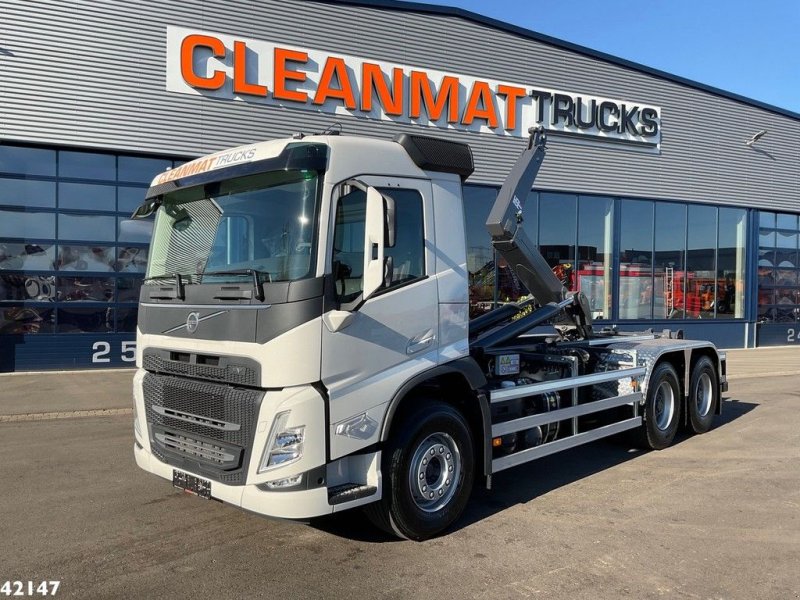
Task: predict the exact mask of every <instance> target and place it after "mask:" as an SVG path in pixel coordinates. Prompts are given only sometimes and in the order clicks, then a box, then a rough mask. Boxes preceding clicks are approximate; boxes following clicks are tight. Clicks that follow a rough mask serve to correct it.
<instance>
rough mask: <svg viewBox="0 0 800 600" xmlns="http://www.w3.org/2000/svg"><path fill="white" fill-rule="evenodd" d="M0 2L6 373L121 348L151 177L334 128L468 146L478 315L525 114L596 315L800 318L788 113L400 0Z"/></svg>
mask: <svg viewBox="0 0 800 600" xmlns="http://www.w3.org/2000/svg"><path fill="white" fill-rule="evenodd" d="M0 12H2V17H1V18H0V74H1V75H2V80H3V87H2V88H0V371H14V370H36V369H55V368H87V367H109V366H125V365H126V364H128V363H131V362H132V361H133V359H134V352H135V345H134V344H135V323H136V313H137V307H136V303H137V298H138V289H139V287H140V286H141V284H142V280H143V278H144V272H145V268H146V264H147V253H148V235H149V232H148V224H147V223H144V224H143V223H141V222H132V221H130V220H129V216H130V213H131V211H132V210H133V209H135V208H136V206H137V205H138V204H139V203H140V202H141V200H142V198H143V194H144V191H145V189H146V188H147V186H148V183H149V182H150V180H151V179H152V177H153V176H154V175H156V174H157V173H159V172H161V171H163V170H165V169H167V168H176V167H179V166H180V165H181V164H183V163H184V162H186V161H187V160H189V159H191V158H194V157H197V156H200V155H203V154H206V153H209V152H212V151H218V150H221V149H223V148H227V147H232V146H237V145H240V144H245V143H249V142H253V141H259V140H265V139H272V138H277V137H285V136H290V135H292V134H294V133H296V132H305V133H313V132H321V131H324V130H328V129H330V128H333V129H341V130H342V132H343V133H344V134H348V135H369V136H377V137H382V138H392V137H394V136H395V135H397V134H398V133H401V132H408V131H414V132H417V133H426V134H430V135H435V136H438V137H441V138H444V139H451V140H455V141H462V142H468V143H469V144H470V145H471V147H472V150H473V153H474V155H475V162H476V171H475V173H474V174H473V175H472V176H471V177H470V178H469V179H468V181H467V184H466V186H465V199H464V201H465V203H466V207H467V210H466V213H467V223H466V226H467V232H468V265H467V266H468V270H469V277H470V298H471V303H472V307H471V311H472V314H473V315H475V314H479V313H481V312H483V311H485V310H488V309H490V308H491V307H492V306H496V305H497V304H498V303H502V302H507V301H512V300H515V299H518V298H519V297H521V296H523V295H524V294H525V293H526V291H525V290H524V289H522V288H521V287H520V285H519V282H518V281H517V279H516V277H515V276H514V274H513V273H512V272H511V270H510V269H509V268H508V266H507V265H505V264H504V263H503V261H502V260H497V259H496V257H495V256H494V254H493V251H492V249H491V245H490V244H489V239H488V235H487V234H486V232H485V228H484V226H483V224H484V222H485V219H486V216H487V215H488V211H489V208H490V207H491V204H492V201H493V199H494V197H495V195H496V193H497V190H498V187H499V185H500V183H501V182H502V180H503V178H504V176H505V174H506V173H507V172H508V170H509V168H510V166H511V165H512V164H513V161H514V159H515V158H516V156H517V155H518V154H519V152H520V151H521V150H522V148H523V147H524V144H525V138H526V135H527V133H526V132H527V129H528V127H530V126H544V127H545V128H546V129H548V131H549V134H550V135H549V137H550V141H549V145H548V155H547V158H546V160H545V163H544V166H543V167H542V170H541V173H540V176H539V178H538V179H537V182H536V185H535V189H534V190H533V191H532V192H531V195H530V196H529V198H528V205H527V207H526V211H525V212H526V221H525V224H524V226H525V227H526V229H527V232H528V234H529V235H530V237H532V238H533V239H534V240H535V241H536V242H537V243H538V244H539V246H540V248H541V250H542V253H543V254H544V256H545V258H546V259H547V260H548V262H549V263H550V265H551V266H552V267H553V269H554V271H555V272H556V273H557V274H558V276H559V277H560V278H561V279H562V281H563V282H564V283H565V285H567V286H568V287H569V288H570V289H580V290H581V291H583V292H585V293H586V294H587V296H589V298H590V302H591V306H592V311H593V314H594V317H595V320H596V322H597V326H601V327H602V326H612V325H614V326H617V327H620V328H622V329H645V328H654V329H657V330H660V329H663V328H667V327H669V328H672V329H683V330H684V331H685V333H686V335H687V336H690V337H701V338H707V339H711V340H712V341H714V342H715V343H716V344H717V345H718V346H720V347H727V348H733V347H753V346H756V345H775V344H793V343H795V342H796V341H797V340H798V338H799V337H800V322H798V320H800V259H799V257H798V251H800V248H799V247H798V239H799V238H800V223H798V214H800V185H799V184H800V150H798V148H800V115H798V114H794V113H791V112H790V111H787V110H783V109H780V108H777V107H773V106H768V105H765V104H763V103H760V102H757V101H754V100H750V99H747V98H742V97H739V96H736V95H734V94H731V93H727V92H724V91H722V90H717V89H713V88H710V87H707V86H704V85H701V84H698V83H695V82H690V81H686V80H683V79H681V78H679V77H676V76H672V75H669V74H667V73H662V72H659V71H655V70H653V69H649V68H646V67H643V66H641V65H636V64H633V63H630V62H628V61H624V60H621V59H618V58H615V57H611V56H607V55H604V54H601V53H598V52H594V51H592V50H589V49H586V48H582V47H579V46H575V45H573V44H570V43H567V42H564V41H560V40H555V39H552V38H549V37H547V36H543V35H540V34H536V33H534V32H530V31H527V30H522V29H520V28H517V27H515V26H513V25H509V24H505V23H499V22H496V21H494V20H491V19H487V18H483V17H480V16H478V15H474V14H472V13H467V12H465V11H461V10H459V9H452V8H445V7H437V6H430V5H422V4H416V3H408V2H399V1H398V2H395V1H390V0H386V1H381V2H358V1H327V2H326V1H316V0H314V1H307V0H306V1H301V0H264V1H261V2H258V3H252V2H245V1H243V0H241V1H240V0H237V1H223V0H188V1H186V2H181V3H177V2H156V3H144V4H143V3H138V2H136V3H134V2H119V1H116V0H105V1H104V0H98V1H96V2H92V3H77V4H76V3H58V2H54V1H53V2H37V3H27V2H22V1H21V0H11V1H10V2H5V3H4V4H3V6H2V8H0ZM763 131H766V134H763V135H762V136H757V135H756V134H758V133H759V132H763ZM754 137H760V139H757V140H755V141H753V138H754ZM748 142H749V143H748Z"/></svg>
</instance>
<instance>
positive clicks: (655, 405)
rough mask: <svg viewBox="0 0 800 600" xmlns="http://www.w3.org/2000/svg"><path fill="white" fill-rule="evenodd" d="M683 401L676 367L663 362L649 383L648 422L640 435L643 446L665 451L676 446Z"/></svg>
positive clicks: (646, 408) (651, 376)
mask: <svg viewBox="0 0 800 600" xmlns="http://www.w3.org/2000/svg"><path fill="white" fill-rule="evenodd" d="M680 399H681V387H680V383H679V382H678V374H677V373H676V372H675V367H673V366H672V365H671V364H670V363H668V362H662V363H659V364H658V365H657V366H656V368H655V369H653V372H652V374H651V375H650V383H649V384H648V389H647V400H646V402H645V405H644V421H643V423H642V426H641V428H640V429H639V432H638V434H639V435H638V442H639V444H640V445H641V446H643V447H645V448H651V449H653V450H661V449H663V448H666V447H667V446H669V445H670V444H671V443H672V440H673V439H674V438H675V433H676V432H677V431H678V425H679V423H680V412H681V402H680Z"/></svg>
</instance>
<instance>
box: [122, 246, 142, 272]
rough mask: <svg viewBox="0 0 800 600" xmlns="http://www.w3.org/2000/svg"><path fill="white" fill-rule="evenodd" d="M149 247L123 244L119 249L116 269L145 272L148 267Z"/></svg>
mask: <svg viewBox="0 0 800 600" xmlns="http://www.w3.org/2000/svg"><path fill="white" fill-rule="evenodd" d="M147 253H148V249H147V248H143V247H140V246H123V247H121V248H118V249H117V264H116V270H117V271H119V272H120V273H144V272H145V270H146V269H147Z"/></svg>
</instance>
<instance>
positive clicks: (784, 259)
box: [775, 248, 798, 268]
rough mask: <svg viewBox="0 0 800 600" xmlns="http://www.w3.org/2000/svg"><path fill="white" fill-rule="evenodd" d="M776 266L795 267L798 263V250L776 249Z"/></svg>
mask: <svg viewBox="0 0 800 600" xmlns="http://www.w3.org/2000/svg"><path fill="white" fill-rule="evenodd" d="M775 266H776V267H784V268H793V267H796V266H798V265H797V251H796V250H782V249H780V248H779V249H778V250H775Z"/></svg>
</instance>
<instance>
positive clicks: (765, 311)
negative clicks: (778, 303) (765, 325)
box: [758, 304, 777, 322]
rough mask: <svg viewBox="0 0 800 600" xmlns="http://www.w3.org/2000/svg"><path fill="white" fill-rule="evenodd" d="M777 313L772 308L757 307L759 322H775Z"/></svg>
mask: <svg viewBox="0 0 800 600" xmlns="http://www.w3.org/2000/svg"><path fill="white" fill-rule="evenodd" d="M776 313H777V311H776V309H775V307H774V306H768V305H761V304H759V307H758V319H759V320H760V321H761V320H763V321H767V322H772V321H774V320H775V315H776Z"/></svg>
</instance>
